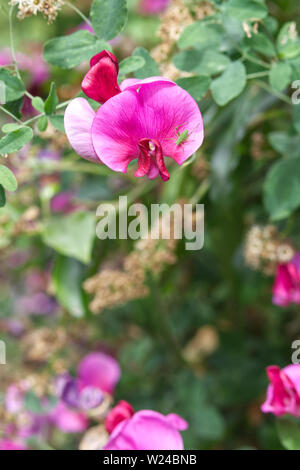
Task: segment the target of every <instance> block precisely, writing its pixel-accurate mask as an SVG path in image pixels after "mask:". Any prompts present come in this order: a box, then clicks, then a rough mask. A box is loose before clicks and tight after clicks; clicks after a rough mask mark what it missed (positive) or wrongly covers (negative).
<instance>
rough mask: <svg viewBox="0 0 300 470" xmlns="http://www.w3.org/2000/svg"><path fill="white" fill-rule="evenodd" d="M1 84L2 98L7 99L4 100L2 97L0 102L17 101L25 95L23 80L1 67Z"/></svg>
mask: <svg viewBox="0 0 300 470" xmlns="http://www.w3.org/2000/svg"><path fill="white" fill-rule="evenodd" d="M0 86H1V95H0V96H1V98H2V95H3V98H4V99H5V100H4V102H3V101H2V99H0V101H1V103H0V104H5V103H9V102H10V101H16V100H18V99H20V98H22V97H23V95H24V93H25V88H24V85H23V83H22V82H21V80H19V78H18V77H16V76H14V75H11V73H10V72H9V71H8V70H6V69H4V68H0Z"/></svg>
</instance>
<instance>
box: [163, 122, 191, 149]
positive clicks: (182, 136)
mask: <svg viewBox="0 0 300 470" xmlns="http://www.w3.org/2000/svg"><path fill="white" fill-rule="evenodd" d="M183 125H184V124H180V125H179V126H177V127H175V134H176V136H175V137H174V138H172V139H166V140H172V141H174V139H176V140H175V143H176V145H177V146H179V145H183V144H184V142H186V141H187V140H188V138H189V137H190V136H191V135H192V133H193V132H189V131H188V129H185V130H184V131H182V132H179V128H180V127H182V126H183Z"/></svg>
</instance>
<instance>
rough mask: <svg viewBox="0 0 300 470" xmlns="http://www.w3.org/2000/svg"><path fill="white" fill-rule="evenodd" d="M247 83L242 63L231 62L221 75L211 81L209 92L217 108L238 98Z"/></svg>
mask: <svg viewBox="0 0 300 470" xmlns="http://www.w3.org/2000/svg"><path fill="white" fill-rule="evenodd" d="M246 83H247V78H246V69H245V66H244V64H243V63H242V62H240V61H236V62H232V63H231V64H230V65H229V67H227V69H226V70H225V72H223V74H222V75H221V76H220V77H219V78H216V79H215V80H213V82H212V84H211V87H210V89H211V92H212V95H213V98H214V100H215V102H216V103H217V104H218V105H219V106H225V104H227V103H229V101H231V100H233V99H234V98H236V97H237V96H239V95H240V94H241V93H242V91H243V90H244V88H245V86H246Z"/></svg>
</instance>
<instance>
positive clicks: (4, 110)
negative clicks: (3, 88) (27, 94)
mask: <svg viewBox="0 0 300 470" xmlns="http://www.w3.org/2000/svg"><path fill="white" fill-rule="evenodd" d="M0 109H1V111H3V112H4V113H5V114H8V116H10V117H11V118H12V119H14V120H15V121H16V122H17V123H18V124H21V125H23V122H22V121H20V119H18V118H17V117H16V116H14V115H13V114H12V113H10V112H9V111H8V110H7V109H5V108H3V106H0Z"/></svg>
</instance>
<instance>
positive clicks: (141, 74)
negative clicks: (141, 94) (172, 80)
mask: <svg viewBox="0 0 300 470" xmlns="http://www.w3.org/2000/svg"><path fill="white" fill-rule="evenodd" d="M132 55H133V56H138V57H143V59H144V61H145V64H144V65H143V67H141V68H139V69H138V70H137V71H136V72H135V73H134V76H135V77H136V78H142V79H144V78H148V77H157V76H158V75H159V74H160V73H159V67H158V64H157V63H156V62H155V60H154V59H153V57H152V56H151V55H150V54H149V52H148V51H147V49H144V48H143V47H137V48H136V49H135V50H134V51H133V53H132Z"/></svg>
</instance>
